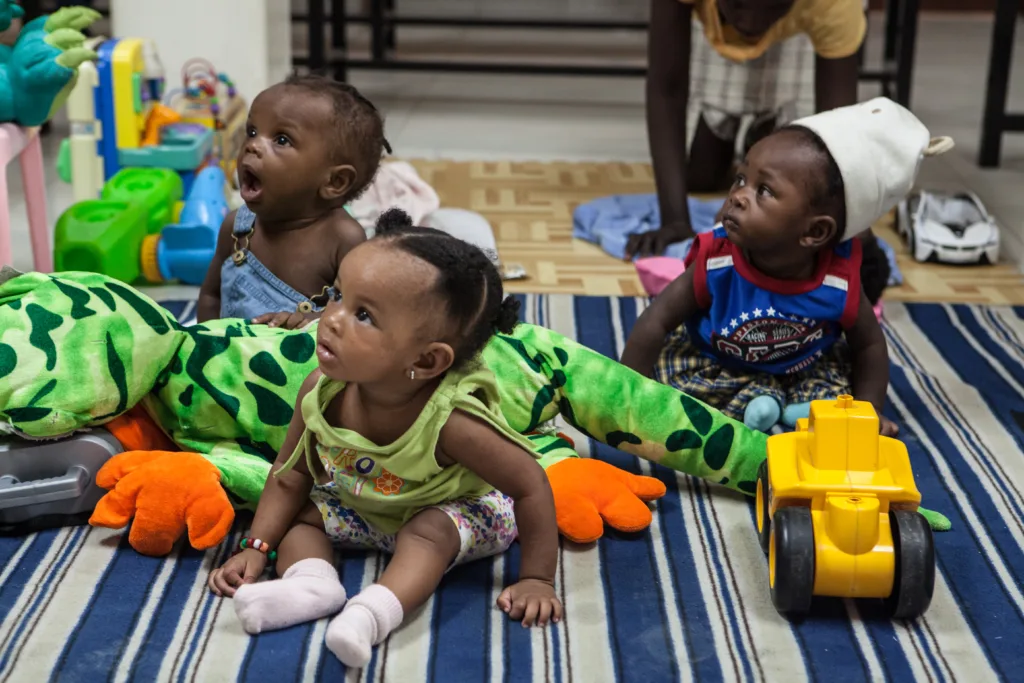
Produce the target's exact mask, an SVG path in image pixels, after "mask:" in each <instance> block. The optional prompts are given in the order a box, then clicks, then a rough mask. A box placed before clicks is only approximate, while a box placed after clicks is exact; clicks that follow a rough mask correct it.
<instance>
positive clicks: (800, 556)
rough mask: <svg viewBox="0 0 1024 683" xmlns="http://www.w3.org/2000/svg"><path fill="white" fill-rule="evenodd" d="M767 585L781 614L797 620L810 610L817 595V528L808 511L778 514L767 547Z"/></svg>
mask: <svg viewBox="0 0 1024 683" xmlns="http://www.w3.org/2000/svg"><path fill="white" fill-rule="evenodd" d="M768 583H769V585H770V586H771V589H772V603H773V604H774V605H775V609H777V610H778V611H779V612H780V613H781V614H784V615H791V616H797V615H800V614H803V613H805V612H807V611H808V610H809V609H810V608H811V597H812V596H813V595H814V525H813V523H812V522H811V511H810V509H808V508H805V507H784V508H780V509H778V510H776V512H775V519H774V520H772V528H771V540H770V541H769V544H768Z"/></svg>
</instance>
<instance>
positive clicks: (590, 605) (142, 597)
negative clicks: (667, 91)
mask: <svg viewBox="0 0 1024 683" xmlns="http://www.w3.org/2000/svg"><path fill="white" fill-rule="evenodd" d="M525 302H526V306H525V313H526V318H527V319H528V320H530V321H534V322H537V323H540V324H545V325H548V326H550V327H552V328H554V329H556V330H558V331H559V332H561V333H563V334H566V335H569V336H571V337H575V338H576V339H578V340H579V341H581V342H582V343H584V344H586V345H588V346H591V347H593V348H595V349H598V350H600V351H602V352H604V353H607V354H610V355H617V354H618V352H619V350H621V348H622V344H623V339H624V338H625V335H626V334H627V332H628V330H629V328H630V326H631V325H632V323H633V321H634V320H635V318H636V315H637V312H638V310H639V309H640V308H641V307H642V306H643V301H641V300H634V299H608V298H587V297H575V298H574V297H569V296H550V297H548V296H540V297H538V296H531V297H526V299H525ZM167 305H168V307H169V308H172V309H173V310H175V311H176V312H178V313H180V314H182V316H183V317H188V316H189V315H190V311H191V309H192V306H191V304H188V305H185V304H181V303H178V304H172V303H168V304H167ZM886 315H887V316H888V325H887V335H888V339H889V343H890V347H891V350H892V360H893V366H894V368H893V373H892V388H891V391H890V394H889V398H890V408H889V414H890V416H891V417H892V418H894V419H896V420H897V421H898V422H899V423H900V425H901V427H902V430H903V431H902V434H903V437H904V438H905V439H906V442H907V444H908V446H909V448H910V452H911V457H912V459H913V463H914V469H915V473H916V476H917V480H918V484H919V486H920V487H921V489H922V491H923V492H924V497H925V501H926V503H927V504H928V506H929V507H932V508H935V509H938V510H941V511H943V512H945V513H946V514H947V515H949V517H950V519H951V520H952V521H953V529H954V530H953V531H952V532H950V533H945V534H938V535H937V536H936V543H937V546H938V564H939V575H938V578H937V582H936V590H935V598H934V600H933V602H932V607H931V610H930V611H929V612H928V613H927V615H926V616H925V618H924V619H922V620H920V621H919V622H917V623H914V624H904V623H898V624H894V623H892V622H889V621H886V620H884V619H881V618H880V616H879V611H878V609H877V607H876V606H875V605H873V604H865V603H856V604H855V603H853V602H843V601H838V600H837V601H827V602H823V603H821V604H818V605H817V606H816V608H815V612H814V614H813V616H812V617H811V618H809V619H807V620H805V621H803V622H802V623H799V624H791V623H788V622H786V621H784V620H782V619H781V618H780V617H778V616H777V615H776V613H775V610H774V609H773V608H772V605H771V602H770V598H769V596H768V590H767V572H766V566H765V560H764V557H763V555H762V554H761V551H760V549H759V547H758V543H757V539H756V537H755V534H754V530H753V520H752V506H751V505H750V502H749V501H748V500H745V499H742V498H741V497H739V496H736V495H733V494H730V493H727V492H723V491H721V490H717V489H713V488H711V487H709V486H708V485H706V484H705V483H703V482H698V481H693V480H690V479H685V478H677V477H676V476H675V475H674V474H673V473H671V472H668V471H666V470H663V469H661V468H658V467H654V468H653V473H654V474H655V475H656V476H658V477H661V478H662V479H663V480H664V481H665V482H666V483H667V484H668V495H667V496H666V497H665V498H664V500H662V501H661V502H660V503H659V504H658V506H657V514H656V515H655V517H654V524H653V526H652V527H651V529H650V532H649V533H645V534H640V535H638V536H635V537H628V538H627V537H622V536H616V535H610V536H608V537H606V538H605V539H603V540H602V541H601V542H599V543H597V544H596V546H593V547H576V546H572V545H570V544H565V545H563V548H562V553H561V564H560V569H559V574H558V590H559V592H560V594H561V595H562V597H563V600H564V602H565V605H566V609H567V618H566V620H565V621H564V622H563V623H561V624H559V625H558V626H557V627H555V628H551V629H549V630H547V631H539V630H531V631H527V630H524V629H522V628H521V627H519V626H517V625H515V624H513V623H510V622H509V621H508V620H507V619H505V618H504V617H503V616H502V615H501V614H500V613H499V612H497V611H496V610H495V609H494V608H493V603H494V600H495V598H496V596H497V595H498V592H499V590H500V588H501V586H502V585H503V584H504V583H505V582H506V581H508V580H509V578H510V577H511V576H512V575H513V572H514V568H515V567H516V566H517V563H518V557H517V551H516V550H515V549H513V551H512V552H510V553H509V554H508V555H507V556H505V557H501V558H497V559H495V560H494V561H493V562H491V561H485V562H478V563H475V564H471V565H469V566H466V567H462V568H460V569H458V570H456V571H454V572H452V573H451V574H450V575H449V576H448V577H447V578H446V579H445V582H444V584H443V586H442V588H441V590H440V591H439V592H438V593H437V594H436V595H435V596H434V598H433V599H432V600H431V601H430V602H429V603H428V604H427V605H426V607H425V608H424V609H423V610H422V611H421V612H420V613H418V614H416V615H414V618H412V619H411V620H410V621H409V622H408V624H407V625H406V626H405V627H404V628H403V629H401V630H400V631H398V632H397V633H396V634H395V635H394V636H393V637H392V638H391V639H390V640H389V641H388V642H387V643H386V644H385V645H384V646H383V647H381V648H379V649H378V650H377V654H376V656H375V658H374V660H373V662H372V664H371V665H370V666H369V667H368V668H367V669H366V670H364V671H361V672H347V673H346V672H344V671H343V669H342V667H341V665H340V664H339V663H338V661H337V660H336V659H334V657H333V656H331V655H330V653H329V652H327V651H326V650H325V649H324V648H323V646H322V642H323V634H324V626H325V625H324V623H323V622H320V623H316V624H311V625H307V626H302V627H297V628H293V629H290V630H287V631H282V632H278V633H271V634H265V635H262V636H259V637H257V638H250V637H248V636H246V635H245V634H244V633H243V632H242V630H241V628H240V627H239V625H238V622H237V620H236V618H235V615H234V611H233V610H232V608H231V605H230V604H229V603H228V602H227V601H226V600H220V599H217V598H214V597H213V596H212V595H211V594H210V593H209V591H208V590H207V589H206V576H207V572H208V571H209V569H210V568H211V567H212V566H214V565H216V564H217V563H219V562H221V561H222V560H223V558H224V556H225V553H226V552H227V550H226V547H222V548H219V549H217V550H213V551H210V552H208V553H199V552H195V551H191V550H187V549H183V550H180V551H179V552H176V553H175V554H174V555H173V556H172V557H170V558H167V559H163V560H157V559H152V558H147V557H143V556H141V555H138V554H137V553H135V552H133V551H132V550H131V548H129V547H128V545H127V543H126V541H125V538H124V537H123V536H122V535H121V534H120V533H117V532H111V531H109V530H102V529H89V528H87V527H83V528H73V529H63V530H59V531H52V532H46V533H40V534H38V535H34V536H30V537H27V538H20V539H10V538H4V539H0V683H3V682H5V681H14V682H18V683H21V682H25V683H36V682H39V681H46V680H59V681H75V682H88V683H92V682H93V681H107V680H109V681H119V682H120V681H138V682H140V683H143V682H149V681H200V682H205V681H211V682H221V681H234V680H239V681H253V682H257V681H273V682H274V683H278V682H281V681H340V680H347V681H353V682H354V681H364V680H365V681H395V682H401V683H407V682H412V681H423V680H431V681H435V680H436V681H449V682H454V681H458V682H459V683H462V682H472V681H494V682H503V681H509V682H511V681H531V682H534V683H573V682H574V681H575V682H577V683H599V682H601V681H643V682H658V683H660V682H661V681H676V680H679V681H707V682H712V681H740V680H742V681H748V680H750V681H772V682H774V681H787V682H793V683H795V682H796V681H801V680H814V681H827V682H828V683H840V682H844V681H882V680H884V681H895V682H899V683H905V682H907V681H929V682H939V681H958V680H959V681H965V682H968V681H969V682H971V683H974V682H982V681H994V680H1000V679H1003V680H1022V679H1024V644H1022V643H1024V587H1022V585H1024V552H1022V549H1024V514H1022V510H1024V493H1022V487H1024V454H1022V451H1021V442H1022V439H1024V398H1022V397H1024V343H1022V340H1024V319H1022V317H1024V309H1013V308H990V307H973V306H941V305H908V306H901V305H896V304H893V305H889V306H887V308H886ZM577 444H578V445H579V446H580V447H581V448H582V449H583V450H584V454H585V455H591V456H596V457H601V458H605V459H608V460H610V461H612V462H614V463H616V464H617V465H619V466H622V467H624V468H626V469H630V470H632V471H636V472H645V473H650V472H651V471H652V468H651V467H650V466H649V465H647V464H646V463H639V462H638V461H636V460H634V459H632V458H629V457H625V456H622V455H620V454H617V453H616V452H614V451H612V450H610V449H607V448H606V447H604V446H600V447H595V446H594V445H593V444H591V443H588V442H587V440H586V439H583V438H579V439H578V440H577ZM239 530H240V529H239ZM237 538H238V537H237V532H236V534H235V535H234V536H232V537H231V539H229V540H230V544H231V545H232V546H233V545H234V544H235V543H236V542H237ZM341 567H342V571H343V577H344V581H345V584H346V587H347V589H348V590H349V592H350V593H354V592H356V591H358V590H359V588H360V587H361V586H362V585H365V584H366V583H367V582H370V581H372V580H373V578H374V577H375V576H376V575H377V574H378V573H379V572H380V570H381V561H380V558H379V557H377V556H376V555H350V556H348V557H347V558H346V559H345V560H344V561H343V563H342V565H341ZM1014 672H1016V673H1014Z"/></svg>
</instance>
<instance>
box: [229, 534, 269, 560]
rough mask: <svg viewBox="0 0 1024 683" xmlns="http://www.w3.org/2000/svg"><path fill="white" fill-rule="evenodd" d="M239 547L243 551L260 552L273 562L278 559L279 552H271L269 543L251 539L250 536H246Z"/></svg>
mask: <svg viewBox="0 0 1024 683" xmlns="http://www.w3.org/2000/svg"><path fill="white" fill-rule="evenodd" d="M238 545H239V546H241V548H242V550H245V549H246V548H252V549H253V550H259V551H260V552H261V553H263V554H264V555H266V556H267V558H268V559H269V560H270V561H271V562H273V561H274V560H276V559H277V551H276V550H271V549H270V544H269V543H267V542H266V541H261V540H260V539H258V538H249V537H248V536H246V537H244V538H243V539H242V541H241V542H240V543H239V544H238Z"/></svg>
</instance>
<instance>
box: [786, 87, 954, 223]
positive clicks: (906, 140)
mask: <svg viewBox="0 0 1024 683" xmlns="http://www.w3.org/2000/svg"><path fill="white" fill-rule="evenodd" d="M792 125H794V126H801V127H803V128H807V129H809V130H811V131H813V132H814V133H815V134H816V135H817V136H818V137H819V138H821V140H822V142H824V143H825V146H826V147H828V151H829V153H830V154H831V155H832V158H833V159H835V162H836V165H837V166H838V167H839V172H840V173H841V174H842V176H843V186H844V188H845V197H846V230H845V232H844V233H843V240H844V241H845V240H849V239H852V238H854V237H856V236H857V235H859V234H860V233H862V232H864V231H865V230H867V229H868V228H870V227H871V225H872V224H873V223H874V222H875V221H877V220H878V219H879V218H881V217H882V216H884V215H885V214H886V213H888V212H889V211H891V210H892V208H893V207H894V206H896V205H897V204H898V203H899V202H900V200H901V199H903V198H904V197H906V196H907V193H909V192H910V190H912V189H913V187H914V181H915V180H916V178H917V172H918V169H919V168H920V167H921V160H922V159H923V158H924V157H926V156H934V155H936V154H942V153H943V152H947V151H949V150H950V149H952V148H953V140H952V138H949V137H938V138H932V137H931V136H930V134H929V133H928V129H927V128H925V126H924V124H923V123H921V121H920V120H919V119H918V118H917V117H916V116H914V115H913V114H912V113H910V111H908V110H907V109H906V108H904V107H902V106H900V105H898V104H896V103H895V102H893V101H892V100H890V99H888V98H886V97H876V98H875V99H873V100H869V101H867V102H861V103H860V104H854V105H851V106H849V107H840V108H838V109H833V110H831V111H826V112H822V113H820V114H815V115H814V116H808V117H805V118H802V119H798V120H796V121H794V122H793V123H792Z"/></svg>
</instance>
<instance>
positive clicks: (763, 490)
mask: <svg viewBox="0 0 1024 683" xmlns="http://www.w3.org/2000/svg"><path fill="white" fill-rule="evenodd" d="M769 494H770V491H769V489H768V461H767V460H765V461H763V462H762V463H761V466H760V467H758V468H757V497H756V499H755V501H754V516H755V517H756V519H757V535H758V538H759V540H760V541H761V550H763V551H764V552H765V554H768V543H769V541H770V540H771V534H772V519H771V515H770V514H769V508H768V501H769V499H770V495H769Z"/></svg>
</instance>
